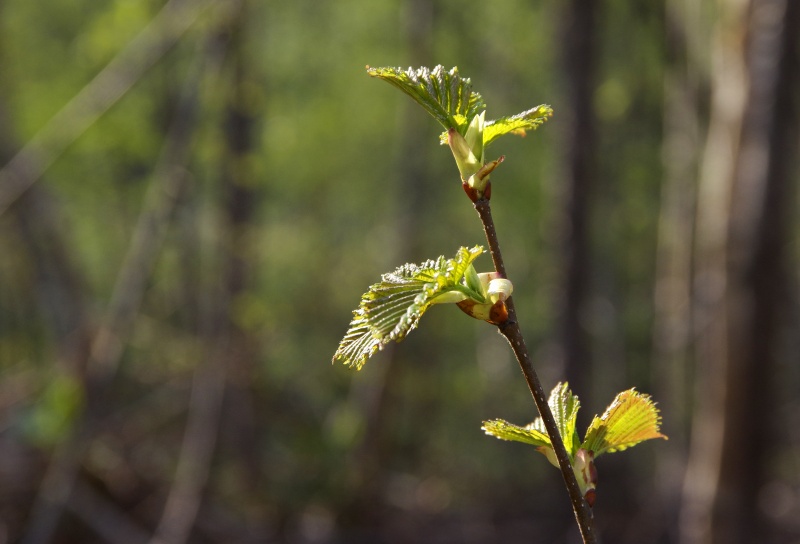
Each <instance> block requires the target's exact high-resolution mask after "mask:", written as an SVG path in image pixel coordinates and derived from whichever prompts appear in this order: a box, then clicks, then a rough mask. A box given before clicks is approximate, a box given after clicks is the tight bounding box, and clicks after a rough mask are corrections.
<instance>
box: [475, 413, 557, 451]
mask: <svg viewBox="0 0 800 544" xmlns="http://www.w3.org/2000/svg"><path fill="white" fill-rule="evenodd" d="M539 421H541V420H539ZM481 428H482V429H483V430H484V431H485V432H486V434H489V435H492V436H494V437H496V438H499V439H500V440H511V441H514V442H523V443H525V444H531V445H533V446H539V447H541V446H544V447H548V448H549V447H552V446H551V443H550V437H549V436H547V432H546V431H544V430H542V429H536V428H534V426H533V423H532V424H530V425H527V426H525V427H520V426H519V425H514V424H513V423H509V422H508V421H505V420H503V419H493V420H492V421H484V422H483V427H481Z"/></svg>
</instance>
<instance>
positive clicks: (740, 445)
mask: <svg viewBox="0 0 800 544" xmlns="http://www.w3.org/2000/svg"><path fill="white" fill-rule="evenodd" d="M719 8H720V13H719V16H718V19H717V25H716V29H715V32H714V45H713V51H712V55H713V56H712V104H711V106H712V111H711V125H710V128H709V134H708V139H707V142H706V149H705V156H704V162H703V168H702V171H701V178H700V193H699V198H698V229H697V247H696V260H697V274H696V276H695V289H696V292H697V295H698V296H697V301H698V302H697V307H696V309H695V310H696V313H695V316H696V325H697V326H698V330H697V334H698V338H697V354H696V356H697V361H698V371H697V374H698V389H697V410H696V416H695V421H694V426H693V432H692V439H691V451H690V459H689V466H688V470H687V475H686V481H685V486H684V505H683V510H682V514H681V516H682V519H681V537H682V542H685V543H695V542H698V543H722V542H725V543H749V542H758V541H761V539H762V538H763V534H764V533H763V529H764V527H763V525H762V520H761V519H759V514H758V512H759V510H758V504H757V498H758V493H759V490H760V488H761V486H762V484H763V481H764V464H765V459H766V454H767V453H768V451H769V450H770V449H771V447H772V446H773V444H772V443H771V442H770V441H769V439H770V438H771V436H770V433H769V430H770V427H771V424H772V421H773V416H774V411H773V403H772V401H771V399H772V398H773V396H774V395H773V385H774V384H773V383H771V381H770V379H771V378H772V377H773V374H774V372H775V370H776V368H777V364H776V362H777V361H776V349H775V346H776V344H777V343H778V340H779V334H780V329H781V324H782V319H784V318H785V316H784V315H783V313H782V308H784V307H785V300H786V299H787V298H788V297H789V296H790V292H789V290H788V288H787V270H786V260H785V259H786V251H787V242H788V229H787V226H788V213H789V212H790V211H791V202H792V197H793V196H794V194H793V193H794V185H793V183H792V182H791V180H792V177H793V176H796V167H797V164H796V162H797V125H796V123H797V102H796V101H797V95H798V91H800V89H798V86H797V72H798V71H797V67H796V65H794V66H792V63H796V55H797V46H798V36H800V4H799V3H798V2H795V1H792V0H752V1H751V2H746V1H742V0H727V1H725V2H720V3H719ZM793 169H795V170H794V172H793V171H792V170H793Z"/></svg>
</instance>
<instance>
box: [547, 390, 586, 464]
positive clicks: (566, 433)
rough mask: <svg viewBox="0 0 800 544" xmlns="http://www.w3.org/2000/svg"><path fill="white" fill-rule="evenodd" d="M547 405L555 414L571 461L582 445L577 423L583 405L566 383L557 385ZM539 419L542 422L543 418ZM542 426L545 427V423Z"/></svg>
mask: <svg viewBox="0 0 800 544" xmlns="http://www.w3.org/2000/svg"><path fill="white" fill-rule="evenodd" d="M547 404H548V405H549V406H550V411H551V412H553V417H554V418H555V420H556V425H558V432H559V433H561V439H562V440H563V441H564V446H565V447H566V448H567V453H568V454H569V456H570V459H571V458H572V457H573V456H574V455H575V452H576V451H577V450H578V447H579V445H580V441H579V440H578V433H577V432H576V431H575V421H576V418H577V417H578V410H579V409H580V407H581V403H580V401H579V400H578V397H577V395H574V394H573V393H572V391H571V390H570V389H569V384H567V383H566V382H564V383H558V384H556V386H555V387H554V388H553V390H552V391H551V392H550V398H549V399H548V400H547ZM537 419H539V420H541V418H537ZM541 425H542V427H544V422H542V423H541Z"/></svg>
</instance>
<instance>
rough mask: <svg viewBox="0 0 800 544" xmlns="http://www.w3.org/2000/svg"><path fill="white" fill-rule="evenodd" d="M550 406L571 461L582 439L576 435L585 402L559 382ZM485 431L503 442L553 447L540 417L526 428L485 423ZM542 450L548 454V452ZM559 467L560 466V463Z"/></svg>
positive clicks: (552, 393) (498, 422) (548, 402)
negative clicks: (581, 409) (576, 423)
mask: <svg viewBox="0 0 800 544" xmlns="http://www.w3.org/2000/svg"><path fill="white" fill-rule="evenodd" d="M547 404H548V405H549V406H550V410H551V411H552V412H553V417H554V418H555V420H556V423H557V424H558V432H559V433H560V434H561V438H562V440H563V441H564V446H566V448H567V453H568V454H569V457H570V459H572V458H573V457H574V455H575V452H576V451H577V450H578V446H579V443H578V436H577V433H576V432H575V420H576V418H577V416H578V410H579V409H580V407H581V403H580V401H579V400H578V397H577V396H576V395H573V394H572V391H570V389H569V386H568V384H567V383H559V384H556V386H555V387H554V388H553V390H552V391H551V392H550V398H549V399H548V401H547ZM483 430H484V431H486V433H487V434H491V435H492V436H496V437H497V438H500V439H502V440H514V441H516V442H524V443H526V444H532V445H534V446H544V447H545V448H552V445H551V442H550V437H549V436H548V435H547V430H546V429H545V427H544V421H542V418H540V417H537V418H536V419H535V420H534V421H533V423H530V424H529V425H526V426H525V427H520V426H518V425H514V424H513V423H509V422H507V421H503V420H502V419H497V420H494V421H484V423H483ZM540 451H542V453H544V454H545V455H547V452H546V451H545V450H540ZM548 458H549V457H548ZM556 466H558V465H557V464H556Z"/></svg>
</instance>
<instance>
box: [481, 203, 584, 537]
mask: <svg viewBox="0 0 800 544" xmlns="http://www.w3.org/2000/svg"><path fill="white" fill-rule="evenodd" d="M475 210H476V211H477V212H478V216H479V217H480V219H481V223H482V224H483V230H484V232H485V234H486V241H487V243H488V244H489V252H490V253H491V256H492V262H493V263H494V268H495V270H496V271H497V272H499V273H500V274H501V275H502V276H503V277H504V278H507V277H508V275H507V274H506V267H505V263H504V262H503V255H502V253H501V251H500V243H499V241H498V238H497V229H496V228H495V226H494V220H493V219H492V209H491V205H490V204H489V201H488V200H486V199H480V200H478V201H476V202H475ZM506 307H507V309H508V320H507V321H506V322H505V323H502V324H500V325H499V330H500V333H501V334H502V335H503V336H504V337H505V338H506V340H508V343H509V344H510V345H511V349H512V350H513V351H514V355H515V356H516V358H517V362H518V363H519V366H520V369H521V370H522V374H523V375H524V376H525V381H526V382H527V383H528V388H529V389H530V391H531V395H533V401H534V402H535V403H536V408H537V409H538V410H539V415H541V417H542V421H543V422H544V426H545V429H547V434H548V436H549V437H550V441H551V442H552V444H553V450H554V451H555V454H556V458H557V459H558V465H559V468H560V469H561V475H562V477H563V478H564V484H565V485H566V486H567V492H568V493H569V497H570V501H571V502H572V509H573V511H574V512H575V519H576V520H577V522H578V528H579V529H580V532H581V537H582V538H583V542H584V544H590V543H594V542H596V538H595V534H594V527H593V522H592V511H591V509H590V508H589V505H588V504H587V503H586V501H585V500H584V498H583V495H582V494H581V489H580V486H578V481H577V479H576V478H575V472H574V471H573V470H572V463H571V462H570V460H569V455H568V454H567V449H566V448H565V447H564V442H563V440H562V437H561V434H560V433H559V431H558V425H557V424H556V420H555V418H554V417H553V413H552V411H551V410H550V406H549V405H548V404H547V395H546V394H545V392H544V389H542V384H541V383H540V381H539V377H538V375H537V374H536V371H535V370H534V368H533V361H532V360H531V357H530V353H529V352H528V348H527V346H526V345H525V339H524V337H523V335H522V331H521V329H520V327H519V323H518V322H517V312H516V309H515V308H514V300H513V297H511V298H509V299H508V300H506Z"/></svg>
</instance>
